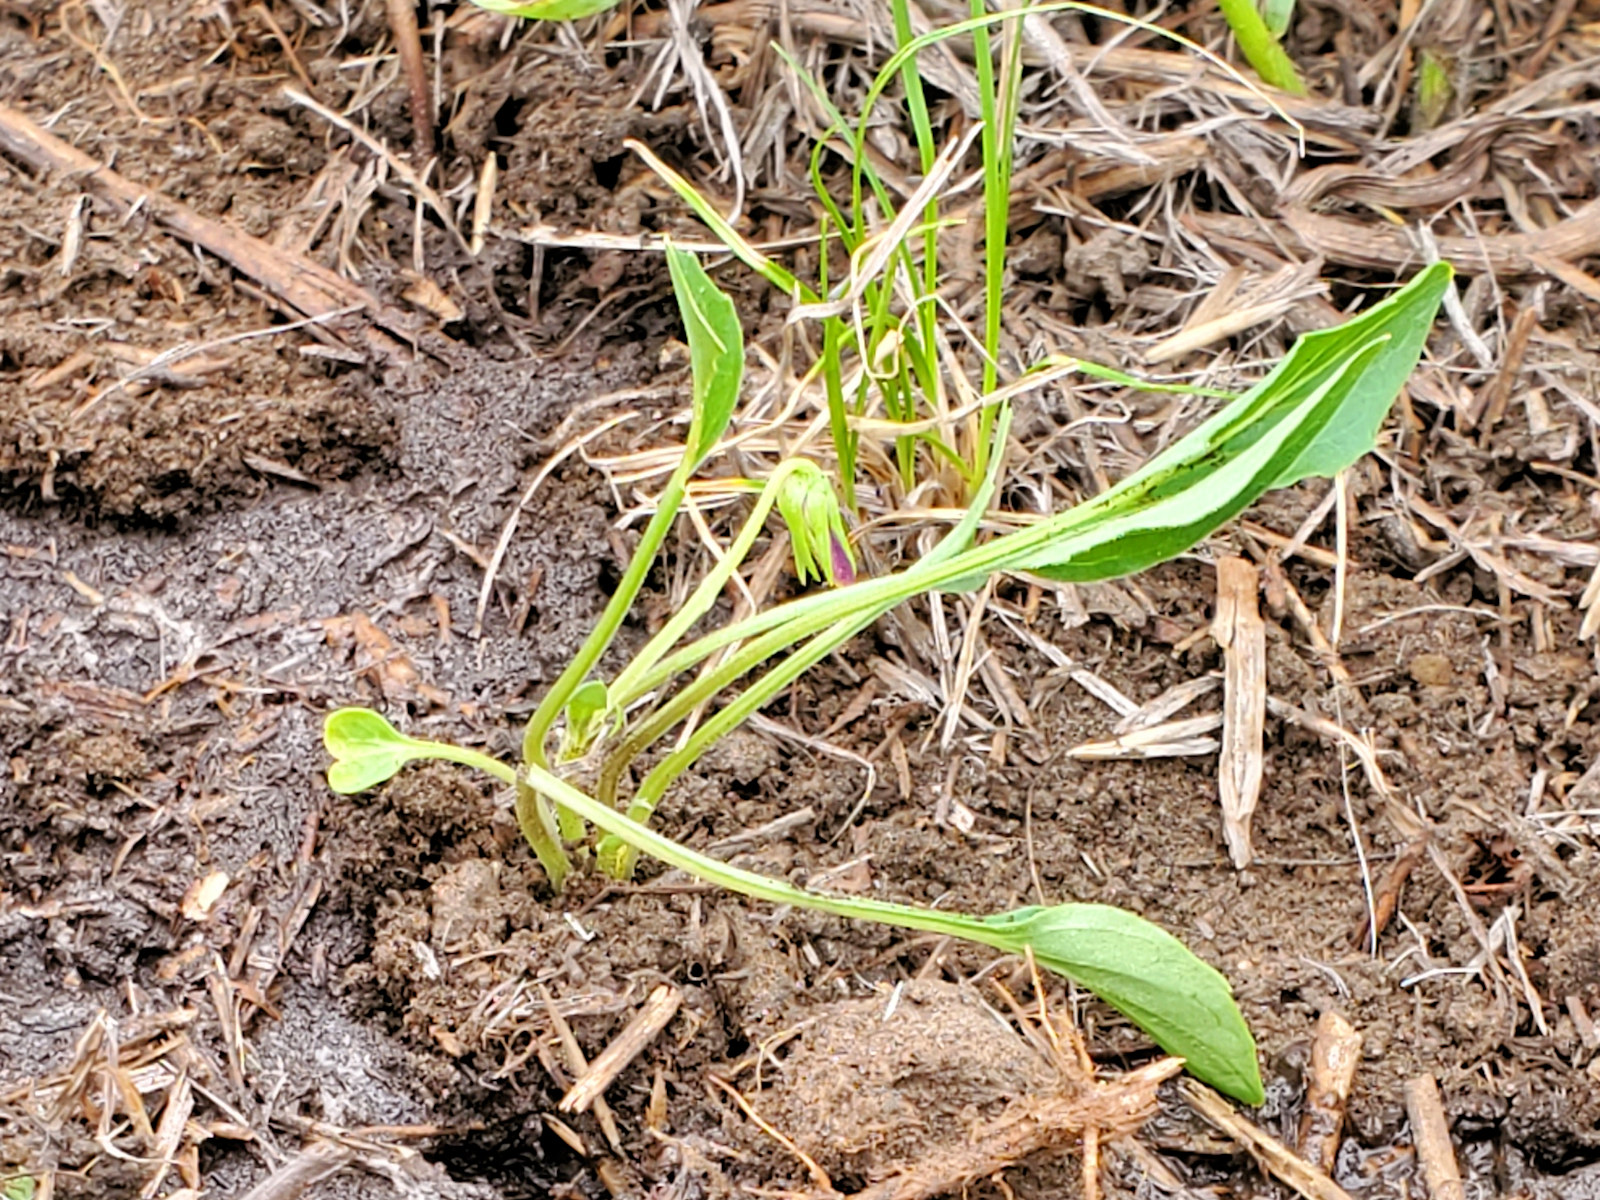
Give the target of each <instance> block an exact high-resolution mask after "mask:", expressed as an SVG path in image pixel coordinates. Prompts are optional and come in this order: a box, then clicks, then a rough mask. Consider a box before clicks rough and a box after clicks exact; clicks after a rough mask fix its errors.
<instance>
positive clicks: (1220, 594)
mask: <svg viewBox="0 0 1600 1200" xmlns="http://www.w3.org/2000/svg"><path fill="white" fill-rule="evenodd" d="M1260 586H1261V584H1260V577H1259V575H1258V573H1257V572H1256V569H1255V567H1254V565H1252V564H1251V563H1250V562H1249V561H1248V560H1247V559H1243V558H1239V557H1237V556H1235V555H1228V556H1227V557H1225V558H1220V559H1218V560H1217V616H1216V620H1215V622H1213V624H1212V637H1213V638H1215V639H1216V642H1217V645H1219V646H1221V647H1222V652H1223V677H1222V682H1223V706H1222V752H1221V754H1220V756H1219V758H1218V768H1217V789H1218V792H1219V793H1220V796H1221V800H1222V832H1223V836H1224V837H1225V838H1226V839H1227V841H1228V853H1229V854H1230V855H1231V856H1232V858H1233V865H1234V866H1235V867H1236V868H1238V869H1240V870H1243V869H1244V868H1245V867H1247V866H1249V865H1250V860H1251V858H1252V857H1254V851H1253V849H1252V847H1251V845H1250V818H1251V816H1252V814H1254V812H1255V810H1256V804H1257V802H1258V801H1259V800H1260V799H1261V776H1262V757H1263V756H1262V745H1263V742H1264V739H1265V729H1266V720H1267V628H1266V625H1265V624H1264V623H1263V622H1262V620H1261V609H1260V606H1259V605H1258V604H1257V602H1256V595H1257V592H1258V591H1259V590H1260Z"/></svg>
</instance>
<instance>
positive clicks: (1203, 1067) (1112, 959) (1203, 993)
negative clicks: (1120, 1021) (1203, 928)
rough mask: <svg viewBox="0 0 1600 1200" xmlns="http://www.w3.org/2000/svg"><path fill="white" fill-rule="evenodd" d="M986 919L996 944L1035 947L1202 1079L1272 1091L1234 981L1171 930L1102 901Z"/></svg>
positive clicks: (1247, 1094)
mask: <svg viewBox="0 0 1600 1200" xmlns="http://www.w3.org/2000/svg"><path fill="white" fill-rule="evenodd" d="M984 924H986V925H988V926H990V927H992V928H994V929H996V930H999V931H1001V934H1002V937H1001V940H1000V941H999V942H996V943H994V944H997V945H1002V947H1003V948H1005V949H1010V950H1013V951H1014V952H1016V953H1019V954H1020V953H1022V951H1023V950H1024V949H1031V950H1032V951H1033V956H1034V958H1036V959H1037V960H1038V961H1039V962H1040V964H1041V965H1043V966H1046V967H1049V968H1050V969H1051V970H1052V971H1055V972H1057V973H1059V974H1062V975H1065V976H1066V977H1067V978H1068V979H1071V980H1074V981H1076V982H1077V983H1079V984H1081V985H1083V986H1084V987H1086V988H1088V989H1089V990H1090V991H1091V992H1093V993H1094V994H1095V995H1097V996H1099V997H1100V998H1101V999H1102V1000H1104V1001H1105V1002H1106V1003H1107V1004H1109V1005H1111V1007H1112V1008H1114V1009H1116V1010H1117V1011H1118V1012H1120V1013H1122V1014H1123V1015H1124V1016H1126V1017H1127V1018H1128V1019H1129V1020H1131V1021H1132V1022H1133V1023H1134V1024H1135V1025H1137V1026H1139V1028H1140V1029H1143V1030H1144V1031H1145V1032H1146V1033H1148V1034H1149V1035H1150V1036H1151V1037H1152V1038H1153V1039H1154V1040H1155V1043H1156V1045H1158V1046H1160V1047H1161V1048H1162V1049H1163V1050H1165V1051H1166V1052H1167V1053H1168V1054H1175V1055H1177V1056H1178V1057H1180V1058H1182V1059H1184V1061H1185V1062H1186V1063H1187V1064H1188V1067H1189V1071H1190V1073H1192V1074H1193V1075H1194V1076H1195V1078H1197V1079H1203V1080H1205V1081H1206V1082H1208V1083H1210V1084H1211V1085H1212V1086H1213V1087H1216V1088H1220V1089H1221V1090H1222V1091H1225V1092H1227V1093H1228V1094H1229V1095H1231V1096H1236V1097H1238V1098H1239V1099H1240V1100H1243V1101H1244V1102H1245V1103H1247V1104H1260V1103H1261V1102H1262V1101H1263V1100H1264V1099H1265V1098H1266V1096H1265V1093H1264V1092H1263V1090H1262V1086H1261V1070H1260V1067H1259V1066H1258V1065H1257V1063H1256V1044H1255V1040H1254V1039H1253V1038H1252V1037H1251V1036H1250V1030H1249V1029H1248V1028H1247V1027H1246V1025H1245V1023H1244V1017H1242V1016H1241V1015H1240V1013H1239V1008H1238V1006H1237V1005H1236V1004H1235V1003H1234V999H1233V989H1232V988H1230V987H1229V986H1228V981H1227V979H1226V978H1224V976H1223V975H1222V973H1221V972H1220V971H1218V970H1216V969H1215V968H1214V967H1211V966H1208V965H1207V964H1206V963H1204V962H1202V961H1201V960H1200V959H1199V958H1197V957H1196V956H1195V955H1194V954H1193V953H1192V952H1191V951H1190V950H1189V949H1188V948H1187V947H1186V946H1184V944H1183V943H1182V942H1180V941H1179V940H1178V939H1177V938H1175V937H1173V936H1172V935H1171V934H1170V933H1168V932H1167V931H1166V930H1164V929H1162V928H1160V927H1159V926H1157V925H1153V924H1151V923H1150V922H1149V921H1146V920H1144V919H1143V918H1142V917H1136V916H1134V915H1133V914H1132V913H1130V912H1124V911H1123V910H1122V909H1120V908H1111V907H1109V906H1107V905H1104V904H1061V905H1057V906H1055V907H1053V908H1038V907H1035V908H1023V909H1018V910H1017V911H1016V912H1011V913H1006V914H1004V915H1002V916H998V917H991V918H989V920H987V921H986V922H984Z"/></svg>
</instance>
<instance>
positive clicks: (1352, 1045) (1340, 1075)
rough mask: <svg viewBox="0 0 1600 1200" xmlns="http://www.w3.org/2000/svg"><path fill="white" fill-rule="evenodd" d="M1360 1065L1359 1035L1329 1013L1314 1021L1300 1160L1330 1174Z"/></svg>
mask: <svg viewBox="0 0 1600 1200" xmlns="http://www.w3.org/2000/svg"><path fill="white" fill-rule="evenodd" d="M1360 1061H1361V1034H1360V1033H1358V1032H1357V1031H1356V1027H1355V1026H1354V1025H1352V1024H1350V1022H1349V1021H1346V1020H1345V1019H1344V1018H1343V1017H1342V1016H1340V1015H1339V1014H1338V1013H1336V1012H1334V1011H1333V1010H1332V1009H1328V1010H1327V1011H1325V1012H1324V1013H1323V1014H1322V1015H1321V1016H1320V1017H1318V1018H1317V1032H1316V1036H1315V1038H1314V1039H1313V1040H1312V1042H1311V1079H1310V1082H1309V1083H1308V1084H1307V1085H1306V1110H1305V1113H1304V1114H1303V1115H1302V1116H1301V1118H1300V1137H1299V1142H1300V1156H1301V1157H1302V1158H1304V1159H1305V1160H1306V1161H1307V1162H1309V1163H1311V1165H1312V1166H1315V1167H1317V1168H1319V1169H1321V1170H1322V1171H1324V1172H1327V1173H1329V1174H1332V1172H1333V1166H1334V1162H1335V1160H1336V1159H1337V1158H1338V1156H1339V1139H1340V1136H1341V1134H1342V1133H1343V1131H1344V1115H1345V1109H1346V1107H1347V1106H1348V1105H1349V1103H1350V1086H1351V1084H1353V1083H1354V1082H1355V1078H1356V1065H1357V1064H1358V1063H1359V1062H1360Z"/></svg>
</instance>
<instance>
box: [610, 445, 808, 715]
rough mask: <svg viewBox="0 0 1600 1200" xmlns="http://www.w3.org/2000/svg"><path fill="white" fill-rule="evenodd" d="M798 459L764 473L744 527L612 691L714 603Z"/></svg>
mask: <svg viewBox="0 0 1600 1200" xmlns="http://www.w3.org/2000/svg"><path fill="white" fill-rule="evenodd" d="M801 461H802V460H800V459H784V461H783V462H781V463H779V464H778V466H777V468H776V469H775V470H774V471H773V472H772V474H771V475H769V476H768V477H767V482H766V484H765V485H764V486H763V487H762V489H761V494H760V495H759V496H758V497H757V498H756V503H755V507H754V508H752V509H751V510H750V515H749V516H748V517H747V518H745V522H744V527H743V528H742V529H740V530H739V536H738V537H736V538H735V539H734V540H733V542H732V544H731V545H730V546H729V547H728V549H727V551H726V552H725V553H724V554H723V556H722V558H721V560H720V561H719V562H718V563H717V565H716V566H715V567H713V568H712V569H711V570H710V571H709V572H707V574H706V577H705V578H704V579H702V580H701V581H700V585H699V586H698V587H696V588H695V590H694V593H693V594H692V595H691V596H690V597H689V600H688V602H687V603H686V604H684V606H683V607H682V608H681V609H679V610H678V612H677V613H676V614H674V615H673V618H672V620H670V621H668V622H667V623H666V624H665V625H663V626H662V627H661V630H660V632H658V633H657V634H656V635H655V636H654V637H653V638H651V639H650V641H649V642H648V643H647V644H646V645H645V648H644V649H643V650H641V651H639V653H638V654H636V655H635V656H634V658H633V661H632V662H630V663H629V664H628V665H627V666H626V667H624V668H623V670H622V671H621V673H619V674H618V675H617V677H616V679H614V680H612V682H611V688H610V690H611V691H614V692H617V693H618V694H627V692H628V691H629V690H630V689H631V688H632V686H633V681H634V680H636V679H637V678H639V676H640V675H642V674H644V673H645V672H646V671H648V670H649V669H650V668H651V667H653V666H655V665H656V663H658V662H660V661H661V658H662V656H663V655H665V654H666V652H667V651H668V650H670V649H672V647H673V646H675V645H676V644H677V642H678V639H679V638H681V637H682V636H683V635H684V634H685V633H687V632H688V631H689V628H690V626H692V625H693V624H694V623H695V622H696V621H698V620H699V619H700V618H701V617H702V616H704V615H705V613H706V612H707V611H708V610H709V609H710V608H711V606H712V605H713V604H715V603H716V601H717V597H718V596H719V595H721V594H722V589H723V588H724V587H725V586H726V585H727V583H728V580H730V579H732V578H733V573H734V572H735V571H737V570H738V569H739V566H740V564H742V563H743V562H744V560H745V558H746V557H748V555H749V554H750V547H751V546H753V545H754V544H755V540H756V538H758V537H759V536H761V531H762V529H764V528H765V527H766V523H767V517H768V516H769V515H770V514H771V512H772V506H773V505H774V504H776V503H777V501H778V493H779V492H780V491H782V490H783V485H784V483H785V481H786V480H788V478H789V476H791V475H793V474H794V473H795V470H796V469H797V468H798V465H799V463H800V462H801Z"/></svg>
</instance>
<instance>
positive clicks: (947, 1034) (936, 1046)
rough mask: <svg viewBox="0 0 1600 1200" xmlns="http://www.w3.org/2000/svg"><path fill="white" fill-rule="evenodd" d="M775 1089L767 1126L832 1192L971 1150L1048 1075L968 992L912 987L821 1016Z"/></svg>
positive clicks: (832, 1007)
mask: <svg viewBox="0 0 1600 1200" xmlns="http://www.w3.org/2000/svg"><path fill="white" fill-rule="evenodd" d="M771 1079H772V1086H771V1087H769V1088H767V1089H766V1090H765V1091H763V1092H761V1093H760V1102H759V1106H758V1107H759V1110H760V1111H761V1113H762V1116H763V1117H764V1118H766V1119H767V1120H768V1121H770V1122H771V1123H772V1124H773V1125H774V1126H775V1127H776V1128H777V1129H779V1130H780V1131H782V1132H783V1133H784V1134H785V1135H786V1136H788V1137H790V1138H792V1139H793V1140H794V1143H795V1145H797V1146H798V1147H800V1149H801V1150H803V1151H805V1152H806V1153H807V1154H808V1155H810V1156H811V1157H812V1158H813V1159H815V1160H816V1162H817V1163H818V1165H820V1166H821V1167H822V1168H823V1170H825V1171H827V1172H828V1173H829V1175H830V1176H832V1177H833V1179H834V1181H835V1183H836V1184H837V1183H840V1181H841V1180H844V1179H847V1178H855V1179H860V1180H867V1181H875V1180H878V1179H881V1178H884V1177H885V1176H887V1175H889V1174H892V1173H894V1172H896V1171H901V1170H904V1169H905V1168H906V1167H907V1166H908V1165H909V1164H912V1163H914V1162H915V1161H917V1159H918V1158H919V1156H921V1155H923V1154H926V1153H927V1150H928V1148H929V1147H931V1146H949V1145H956V1144H961V1143H963V1142H966V1141H968V1140H970V1138H971V1136H972V1132H973V1129H974V1127H975V1126H976V1125H978V1124H980V1123H983V1122H990V1121H993V1120H994V1119H996V1118H997V1117H999V1116H1000V1115H1001V1114H1002V1113H1003V1112H1004V1111H1005V1109H1006V1108H1007V1106H1008V1105H1011V1104H1013V1103H1015V1102H1017V1101H1019V1100H1021V1099H1023V1098H1024V1097H1027V1096H1030V1095H1035V1094H1038V1093H1041V1092H1044V1091H1046V1090H1047V1089H1049V1088H1050V1087H1051V1086H1052V1080H1053V1075H1052V1073H1051V1071H1050V1069H1049V1068H1048V1066H1047V1064H1045V1062H1044V1061H1043V1060H1042V1059H1041V1058H1040V1056H1039V1053H1038V1051H1037V1050H1035V1049H1034V1048H1033V1047H1032V1046H1030V1045H1029V1044H1028V1043H1027V1042H1026V1041H1025V1040H1024V1039H1023V1038H1022V1037H1021V1035H1019V1034H1018V1033H1017V1032H1016V1030H1015V1029H1013V1028H1012V1027H1011V1026H1010V1025H1009V1024H1008V1023H1007V1022H1006V1021H1004V1020H1003V1019H1002V1018H1001V1017H1000V1015H999V1014H998V1013H996V1012H995V1011H994V1010H993V1009H992V1008H990V1007H989V1006H988V1005H987V1004H985V1003H984V1002H982V1001H981V1000H980V999H979V998H978V996H977V994H976V993H975V991H974V990H973V989H971V988H965V987H958V986H956V985H953V984H948V983H941V982H936V981H931V980H915V981H912V982H909V983H906V984H904V985H902V986H899V987H896V988H893V989H887V988H886V989H884V990H883V991H882V992H881V993H880V994H877V995H873V996H868V997H864V998H861V999H853V1000H841V1001H836V1002H833V1003H827V1004H823V1005H820V1006H818V1007H817V1008H815V1009H814V1010H813V1011H812V1013H811V1014H810V1015H809V1017H808V1019H807V1020H806V1022H805V1023H804V1026H803V1027H802V1029H801V1030H800V1032H799V1033H798V1035H797V1036H796V1037H795V1040H794V1041H793V1042H792V1043H791V1044H790V1045H789V1046H787V1047H786V1048H785V1049H784V1051H782V1052H781V1057H780V1059H779V1061H778V1063H777V1065H776V1067H775V1068H772V1069H771Z"/></svg>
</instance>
